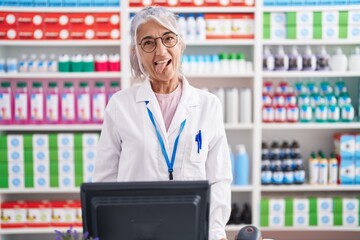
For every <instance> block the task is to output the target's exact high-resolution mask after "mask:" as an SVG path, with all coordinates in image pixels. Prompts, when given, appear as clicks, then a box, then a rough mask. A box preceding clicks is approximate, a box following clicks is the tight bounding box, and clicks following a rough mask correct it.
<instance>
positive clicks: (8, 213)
mask: <svg viewBox="0 0 360 240" xmlns="http://www.w3.org/2000/svg"><path fill="white" fill-rule="evenodd" d="M0 211H1V220H2V221H1V228H22V227H25V226H26V213H27V212H26V203H25V202H24V201H13V202H3V203H1V207H0Z"/></svg>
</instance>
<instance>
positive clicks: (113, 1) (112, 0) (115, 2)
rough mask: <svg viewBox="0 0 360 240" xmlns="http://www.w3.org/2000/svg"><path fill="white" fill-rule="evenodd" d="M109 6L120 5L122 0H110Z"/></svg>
mask: <svg viewBox="0 0 360 240" xmlns="http://www.w3.org/2000/svg"><path fill="white" fill-rule="evenodd" d="M108 6H109V7H119V6H120V0H108Z"/></svg>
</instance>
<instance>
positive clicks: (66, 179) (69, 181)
mask: <svg viewBox="0 0 360 240" xmlns="http://www.w3.org/2000/svg"><path fill="white" fill-rule="evenodd" d="M74 187H75V179H74V176H73V175H59V188H62V189H69V188H74Z"/></svg>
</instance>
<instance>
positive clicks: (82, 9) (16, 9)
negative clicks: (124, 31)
mask: <svg viewBox="0 0 360 240" xmlns="http://www.w3.org/2000/svg"><path fill="white" fill-rule="evenodd" d="M1 7H2V9H1V11H5V12H38V13H47V12H48V13H51V12H56V13H59V12H60V13H68V12H74V13H84V12H85V13H104V12H120V10H117V11H116V9H119V8H116V7H101V6H90V7H55V6H54V7H51V6H50V7H13V6H1Z"/></svg>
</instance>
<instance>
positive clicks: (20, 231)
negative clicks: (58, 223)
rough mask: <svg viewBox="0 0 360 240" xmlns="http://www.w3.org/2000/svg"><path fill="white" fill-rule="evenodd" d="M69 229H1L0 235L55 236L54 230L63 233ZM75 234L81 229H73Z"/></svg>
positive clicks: (80, 231)
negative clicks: (47, 234)
mask: <svg viewBox="0 0 360 240" xmlns="http://www.w3.org/2000/svg"><path fill="white" fill-rule="evenodd" d="M68 229H69V228H68V227H53V226H51V227H44V228H15V229H4V228H2V229H1V231H0V236H1V235H25V234H44V233H49V234H54V236H55V235H56V233H55V230H58V231H60V232H65V231H67V230H68ZM73 229H75V230H76V231H77V232H79V233H82V231H83V229H82V227H74V228H73Z"/></svg>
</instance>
